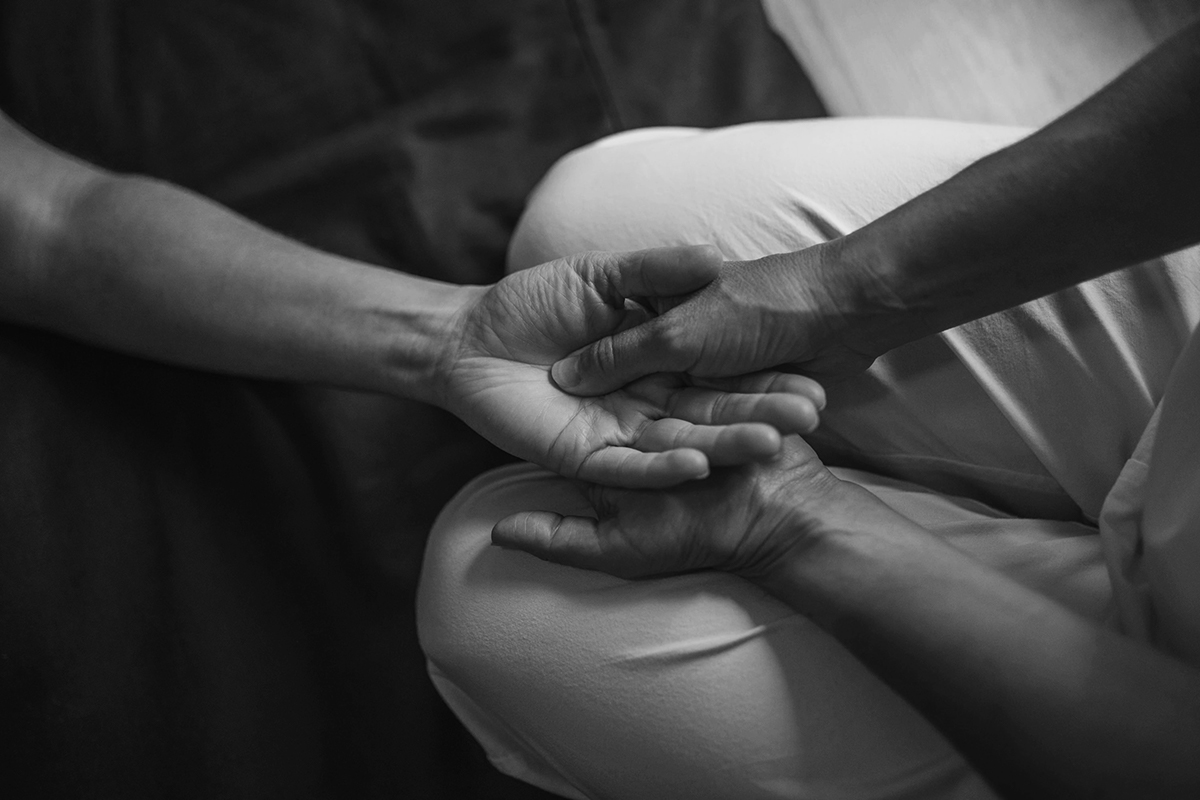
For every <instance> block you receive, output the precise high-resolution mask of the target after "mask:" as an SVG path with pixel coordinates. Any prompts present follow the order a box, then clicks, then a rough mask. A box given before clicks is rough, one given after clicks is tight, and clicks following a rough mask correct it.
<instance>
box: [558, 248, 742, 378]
mask: <svg viewBox="0 0 1200 800" xmlns="http://www.w3.org/2000/svg"><path fill="white" fill-rule="evenodd" d="M722 263H723V261H722V258H721V251H719V250H717V248H715V247H713V246H712V245H694V246H688V247H659V248H654V249H650V250H637V251H632V252H628V253H619V254H617V255H616V257H615V258H613V259H611V260H607V261H604V262H601V265H600V269H601V274H602V275H603V281H604V282H605V283H606V284H607V286H608V288H609V291H610V293H615V294H616V295H617V296H618V297H620V298H623V299H624V298H637V299H641V300H653V299H656V298H669V297H677V296H679V295H683V294H688V293H690V292H694V291H696V290H698V289H702V288H704V287H705V286H707V285H708V284H709V283H711V282H712V281H713V280H714V279H715V278H716V277H717V275H718V274H719V273H720V271H721V265H722ZM673 342H674V340H673V339H671V338H670V337H669V336H668V323H667V322H664V321H663V318H662V317H656V318H655V319H652V320H649V321H648V322H645V323H643V324H641V325H637V326H635V327H632V328H629V329H627V330H624V331H621V332H619V333H616V334H613V335H612V336H606V337H604V338H603V339H599V340H597V341H595V342H593V343H592V344H590V345H588V346H587V347H584V348H581V349H580V350H576V351H575V352H574V353H572V354H571V355H569V356H567V357H566V358H564V359H562V360H561V361H559V362H558V363H556V364H555V365H554V367H553V368H552V370H551V372H550V374H551V376H552V377H553V378H554V382H555V383H556V384H557V385H558V387H559V388H560V389H562V390H563V391H566V392H570V393H572V394H577V395H585V396H586V395H600V394H607V393H608V392H611V391H614V390H616V389H619V388H621V387H622V386H624V385H626V384H628V383H630V382H632V381H635V380H637V379H638V378H640V377H642V376H644V375H649V374H651V373H654V372H680V371H683V370H685V369H687V368H688V367H690V366H691V359H690V358H689V354H688V353H687V352H686V351H680V350H679V349H678V347H676V346H675V345H674V344H673Z"/></svg>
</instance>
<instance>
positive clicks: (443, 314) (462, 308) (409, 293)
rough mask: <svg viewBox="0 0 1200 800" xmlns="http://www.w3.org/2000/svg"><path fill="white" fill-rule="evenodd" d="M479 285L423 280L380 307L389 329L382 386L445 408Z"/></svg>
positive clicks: (480, 287)
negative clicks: (387, 306)
mask: <svg viewBox="0 0 1200 800" xmlns="http://www.w3.org/2000/svg"><path fill="white" fill-rule="evenodd" d="M486 290H487V287H483V286H457V285H450V284H443V283H437V282H434V281H421V283H420V285H419V286H417V287H407V288H406V291H405V293H404V297H403V299H402V301H401V302H400V303H399V304H398V305H397V307H395V308H392V309H389V310H387V311H385V312H384V314H385V316H386V317H387V319H388V324H389V326H391V327H393V329H394V330H393V333H392V335H391V336H390V337H389V341H390V344H389V347H388V350H387V353H386V356H385V359H384V366H383V382H384V390H385V391H387V392H389V393H391V394H395V395H400V396H403V397H411V398H413V399H415V400H420V401H422V402H425V403H429V404H431V405H435V406H438V407H440V408H449V404H450V403H451V401H452V400H453V398H452V397H450V392H449V380H448V379H449V375H450V373H451V371H452V370H453V368H454V363H455V361H456V360H457V358H458V352H459V348H460V345H461V343H462V339H463V332H464V329H465V326H466V320H467V318H468V316H469V313H470V310H471V309H472V308H473V307H474V306H475V304H476V303H477V302H478V299H479V297H481V296H482V295H483V293H484V292H486Z"/></svg>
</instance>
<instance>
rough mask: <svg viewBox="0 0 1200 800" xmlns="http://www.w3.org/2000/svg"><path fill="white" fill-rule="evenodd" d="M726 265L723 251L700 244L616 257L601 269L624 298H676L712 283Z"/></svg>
mask: <svg viewBox="0 0 1200 800" xmlns="http://www.w3.org/2000/svg"><path fill="white" fill-rule="evenodd" d="M723 263H724V259H723V258H722V256H721V251H720V250H718V249H717V248H715V247H713V246H712V245H709V244H701V245H687V246H681V247H654V248H650V249H648V250H632V251H629V252H626V253H617V254H616V257H615V258H613V259H612V260H609V261H606V262H604V263H603V266H602V269H603V271H604V273H605V274H604V277H605V279H606V280H607V281H608V283H609V284H610V285H611V286H612V287H613V288H614V289H615V290H616V291H617V292H618V293H619V294H620V295H621V297H631V298H651V297H674V296H676V295H681V294H689V293H691V292H694V291H696V290H697V289H703V288H704V287H705V286H707V285H708V284H710V283H712V281H713V280H715V279H716V277H717V275H718V274H719V273H720V271H721V265H722V264H723Z"/></svg>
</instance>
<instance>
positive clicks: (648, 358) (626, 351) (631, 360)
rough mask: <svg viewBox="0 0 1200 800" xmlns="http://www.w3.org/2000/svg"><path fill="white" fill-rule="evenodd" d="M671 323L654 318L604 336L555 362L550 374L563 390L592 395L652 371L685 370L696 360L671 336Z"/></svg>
mask: <svg viewBox="0 0 1200 800" xmlns="http://www.w3.org/2000/svg"><path fill="white" fill-rule="evenodd" d="M670 324H671V323H670V321H669V320H668V318H667V317H665V316H662V317H655V318H654V319H652V320H650V321H649V322H646V323H644V324H642V325H637V326H635V327H633V328H630V329H628V330H625V331H621V332H620V333H616V334H613V335H612V336H606V337H604V338H603V339H599V340H597V341H595V342H592V343H591V344H590V345H588V346H587V347H584V348H582V349H580V350H576V351H575V352H574V353H572V354H571V355H569V356H567V357H566V358H564V359H562V360H561V361H559V362H557V363H555V365H554V366H553V367H552V368H551V371H550V375H551V377H552V378H553V379H554V383H555V384H557V385H558V387H559V388H560V389H562V390H563V391H565V392H570V393H571V394H576V395H583V396H595V395H601V394H608V393H609V392H611V391H615V390H616V389H620V388H621V387H622V386H625V385H626V384H629V383H632V382H633V381H635V380H637V379H638V378H641V377H644V376H646V375H651V374H653V373H655V372H686V371H687V370H688V368H689V367H691V366H692V364H693V363H694V362H695V359H694V358H693V357H692V356H691V355H690V354H689V353H688V351H687V350H686V348H685V347H682V346H679V345H678V344H676V343H675V340H674V339H672V338H671V336H670V334H669V333H668V330H669V328H670Z"/></svg>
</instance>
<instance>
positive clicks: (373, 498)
mask: <svg viewBox="0 0 1200 800" xmlns="http://www.w3.org/2000/svg"><path fill="white" fill-rule="evenodd" d="M0 15H2V16H0V42H2V43H0V56H2V58H3V62H2V63H0V107H3V109H4V110H5V111H6V112H7V113H8V114H9V115H11V116H12V117H13V118H14V119H15V120H16V121H17V122H19V123H20V124H22V125H24V126H25V127H27V128H28V129H29V130H30V131H31V132H32V133H34V134H35V135H37V136H40V137H42V138H43V139H45V140H47V141H48V142H50V143H51V144H54V145H56V146H58V147H60V148H62V149H64V150H66V151H68V152H70V153H72V154H75V155H77V156H79V157H82V158H85V159H88V160H90V161H93V162H95V163H97V164H100V165H102V166H105V167H109V168H112V169H116V170H121V171H130V172H139V173H144V174H149V175H154V176H158V177H162V178H166V179H169V180H172V181H175V182H177V183H179V184H182V185H184V186H187V187H189V188H192V189H194V190H196V191H198V192H201V193H203V194H205V195H208V196H210V197H213V198H214V199H216V200H218V201H219V202H222V203H224V204H226V205H228V206H230V207H232V208H233V209H235V210H237V211H239V212H241V213H243V214H245V215H247V216H249V217H251V218H253V219H255V220H257V221H259V222H261V223H263V224H265V225H267V226H269V227H271V228H273V229H275V230H278V231H281V232H283V233H285V234H287V235H290V236H293V237H295V238H297V239H300V240H302V241H305V242H308V243H310V244H312V245H314V246H316V247H319V248H322V249H325V250H328V251H331V252H335V253H339V254H342V255H346V256H350V257H353V258H358V259H362V260H364V261H368V262H371V263H376V264H382V265H386V266H389V267H392V268H395V269H401V270H404V271H407V272H411V273H414V274H417V275H422V276H426V277H431V278H437V279H441V280H448V281H454V282H466V283H485V282H491V281H494V280H496V279H498V278H499V277H500V275H501V272H502V268H503V257H504V249H505V246H506V244H507V240H508V237H509V235H510V234H511V231H512V228H513V225H514V224H515V222H516V220H517V217H518V216H519V214H520V212H521V208H522V204H523V201H524V198H525V196H526V194H527V193H528V192H529V190H530V189H531V188H532V187H533V185H534V184H535V183H536V181H537V180H538V178H539V177H540V176H541V175H542V174H543V173H544V172H545V170H546V169H547V168H548V167H549V166H550V164H552V163H553V162H554V160H555V159H557V158H558V157H559V156H561V155H563V154H564V153H566V152H567V151H569V150H570V149H572V148H574V147H577V146H579V145H582V144H584V143H586V142H589V141H591V140H593V139H596V138H598V137H600V136H602V135H604V134H607V133H611V132H613V131H617V130H621V129H625V128H630V127H641V126H646V125H699V126H715V125H725V124H731V123H735V122H741V121H747V120H752V119H777V118H793V117H799V116H814V115H817V114H820V113H822V109H821V105H820V102H819V100H817V98H816V96H815V95H814V94H813V92H812V89H811V86H810V85H809V84H808V82H807V80H806V78H805V77H804V75H803V73H802V72H801V70H800V69H799V68H798V67H797V66H796V64H795V62H794V61H793V60H792V59H791V57H790V56H789V55H788V54H787V52H786V51H785V49H784V47H783V45H782V43H781V42H780V41H779V40H778V39H776V38H775V37H774V36H773V35H772V34H771V33H770V32H769V31H768V30H767V28H766V25H765V21H764V19H763V16H762V12H761V10H760V8H759V6H758V3H757V0H738V1H736V2H735V1H734V0H657V2H646V0H619V1H618V0H613V1H611V2H603V1H602V0H513V1H512V2H493V1H492V0H436V2H421V0H410V1H408V2H404V1H402V0H340V1H339V0H241V1H240V2H235V1H234V0H206V2H184V1H183V0H125V1H124V2H120V1H119V0H118V1H113V0H7V1H6V2H3V3H0ZM506 458H507V457H506V456H505V455H503V454H501V453H499V452H497V451H496V450H495V449H494V448H492V447H491V446H490V445H488V444H487V443H486V442H484V441H483V440H482V439H480V438H479V437H477V436H476V435H474V434H473V433H472V432H471V431H469V430H468V429H467V428H466V427H465V426H464V425H462V424H461V423H460V422H458V421H457V420H455V419H454V418H453V417H451V416H450V415H448V414H445V413H443V412H441V411H439V410H437V409H433V408H430V407H428V406H424V405H422V404H419V403H415V402H409V401H401V400H395V399H391V398H383V397H377V396H368V395H360V394H354V393H349V392H342V391H337V390H332V389H323V388H318V387H299V386H293V385H288V384H281V383H271V382H264V381H254V380H246V379H240V378H230V377H226V376H217V375H211V374H206V373H201V372H196V371H191V370H185V369H179V368H174V367H167V366H162V365H157V364H152V363H148V362H145V361H141V360H139V359H134V358H129V357H125V356H121V355H115V354H110V353H104V352H101V351H98V350H95V349H93V348H90V347H87V346H83V345H80V344H76V343H73V342H68V341H64V340H62V339H59V338H57V337H54V336H51V335H47V334H43V333H40V332H36V331H31V330H24V329H19V328H15V327H11V326H0V738H2V739H3V740H4V741H5V742H7V743H8V747H6V748H0V775H3V776H4V777H3V778H2V779H0V782H2V783H3V784H4V785H5V786H6V787H9V788H11V789H15V790H16V791H15V792H13V791H10V790H9V788H6V791H5V794H6V795H7V796H9V797H56V796H71V797H92V796H95V797H121V798H137V797H168V796H169V797H187V796H197V797H201V796H202V797H226V796H243V795H244V796H255V797H258V796H281V797H306V796H309V797H315V796H329V797H359V796H372V797H374V796H380V797H401V796H402V797H443V796H444V797H475V796H486V797H513V798H520V797H535V796H541V793H540V792H537V791H536V790H534V789H532V788H529V787H525V786H523V785H520V784H517V783H516V782H514V781H509V780H507V779H504V778H502V777H501V776H499V775H498V774H497V773H494V772H493V771H492V770H491V768H490V767H488V766H487V765H486V764H485V763H484V761H483V757H482V755H481V753H480V752H479V750H478V748H476V747H475V746H474V744H472V743H471V742H470V740H469V737H468V736H467V735H466V733H465V732H464V731H463V730H462V729H461V728H460V727H459V726H458V724H457V722H455V721H454V720H453V718H452V717H450V715H449V713H448V712H447V711H446V710H445V709H444V707H443V706H442V704H441V702H440V700H439V699H438V698H437V697H436V695H435V694H434V693H433V690H432V688H431V687H430V685H429V683H428V681H427V679H426V677H425V675H424V661H423V658H422V656H421V654H420V652H419V650H418V648H417V645H416V637H415V625H414V621H413V610H412V595H413V586H414V584H415V580H416V575H417V572H418V570H419V565H420V554H421V547H422V544H423V539H424V535H425V533H426V531H427V530H428V528H429V526H430V524H431V522H432V520H433V517H434V516H435V515H436V513H437V511H438V509H439V508H440V507H441V505H442V504H443V503H444V502H445V501H446V500H447V499H448V498H449V497H450V496H451V495H452V494H453V493H454V491H456V489H457V488H458V487H459V486H461V485H462V483H463V482H464V481H466V480H467V479H469V478H470V477H471V476H473V475H474V474H476V473H478V472H480V471H482V470H483V469H486V468H488V467H490V466H493V465H496V464H498V463H501V462H502V461H504V460H505V459H506Z"/></svg>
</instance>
